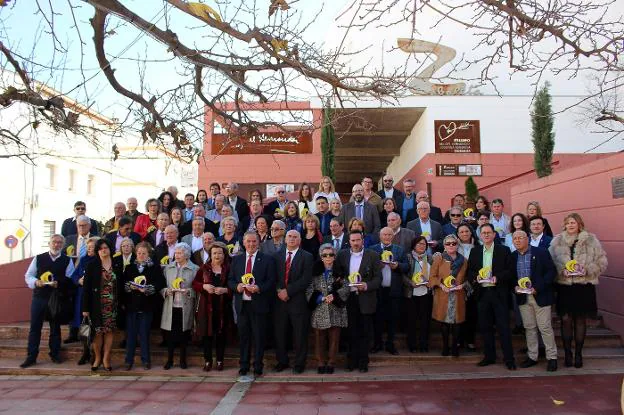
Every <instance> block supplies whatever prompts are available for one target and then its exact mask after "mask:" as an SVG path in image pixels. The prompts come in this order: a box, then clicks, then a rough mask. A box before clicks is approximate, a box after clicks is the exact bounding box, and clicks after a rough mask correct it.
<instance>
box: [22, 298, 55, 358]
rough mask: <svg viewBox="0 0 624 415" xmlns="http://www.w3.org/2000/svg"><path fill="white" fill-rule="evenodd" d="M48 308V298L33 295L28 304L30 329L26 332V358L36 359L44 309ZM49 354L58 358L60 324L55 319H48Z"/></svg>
mask: <svg viewBox="0 0 624 415" xmlns="http://www.w3.org/2000/svg"><path fill="white" fill-rule="evenodd" d="M47 309H48V298H46V297H42V296H33V298H32V303H31V304H30V331H29V333H28V359H31V360H37V356H38V355H39V343H40V342H41V329H42V328H43V321H44V317H45V313H46V310H47ZM48 346H49V348H50V351H49V354H50V356H52V357H55V358H58V357H59V355H60V352H61V325H60V324H59V323H58V322H56V321H50V336H49V338H48Z"/></svg>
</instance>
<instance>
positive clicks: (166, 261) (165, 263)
mask: <svg viewBox="0 0 624 415" xmlns="http://www.w3.org/2000/svg"><path fill="white" fill-rule="evenodd" d="M168 263H169V255H165V256H164V257H162V259H161V260H160V265H167V264H168Z"/></svg>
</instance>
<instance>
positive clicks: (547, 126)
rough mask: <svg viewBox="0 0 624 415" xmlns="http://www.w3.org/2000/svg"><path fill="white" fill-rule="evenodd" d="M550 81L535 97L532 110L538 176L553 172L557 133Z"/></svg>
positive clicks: (535, 165) (534, 163) (534, 160)
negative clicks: (554, 128)
mask: <svg viewBox="0 0 624 415" xmlns="http://www.w3.org/2000/svg"><path fill="white" fill-rule="evenodd" d="M549 88H550V83H549V82H546V84H544V86H543V87H542V88H541V89H540V90H539V91H538V93H537V96H536V97H535V104H534V105H533V111H532V112H531V124H532V127H533V130H532V133H531V136H532V137H533V149H534V151H535V154H534V158H533V167H535V172H536V173H537V177H544V176H549V175H550V174H551V173H552V166H551V163H552V155H553V150H554V148H555V134H554V133H553V124H554V119H553V115H552V108H551V105H550V101H551V98H550V92H549V91H548V89H549Z"/></svg>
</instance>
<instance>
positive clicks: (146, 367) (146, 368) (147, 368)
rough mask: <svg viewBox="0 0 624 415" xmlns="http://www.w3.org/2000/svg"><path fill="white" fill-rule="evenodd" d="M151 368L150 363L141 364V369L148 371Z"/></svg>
mask: <svg viewBox="0 0 624 415" xmlns="http://www.w3.org/2000/svg"><path fill="white" fill-rule="evenodd" d="M151 368H152V364H151V363H150V362H147V363H144V364H143V369H145V370H150V369H151Z"/></svg>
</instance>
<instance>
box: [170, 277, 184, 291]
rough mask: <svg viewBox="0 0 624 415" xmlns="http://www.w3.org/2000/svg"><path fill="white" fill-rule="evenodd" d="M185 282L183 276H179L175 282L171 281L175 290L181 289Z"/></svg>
mask: <svg viewBox="0 0 624 415" xmlns="http://www.w3.org/2000/svg"><path fill="white" fill-rule="evenodd" d="M183 284H184V280H183V279H182V278H180V277H178V278H176V279H175V280H173V282H172V283H171V286H172V287H173V289H175V290H181V289H182V286H183Z"/></svg>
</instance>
